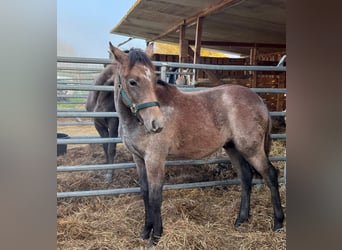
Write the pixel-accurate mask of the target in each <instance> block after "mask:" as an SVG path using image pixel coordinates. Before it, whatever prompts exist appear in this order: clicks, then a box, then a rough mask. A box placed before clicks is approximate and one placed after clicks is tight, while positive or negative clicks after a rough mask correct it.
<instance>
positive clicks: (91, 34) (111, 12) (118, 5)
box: [57, 0, 146, 58]
mask: <svg viewBox="0 0 342 250" xmlns="http://www.w3.org/2000/svg"><path fill="white" fill-rule="evenodd" d="M135 1H136V0H120V1H119V0H57V55H58V56H77V57H92V58H108V42H109V41H111V42H112V44H113V45H116V46H117V45H118V44H120V43H121V42H124V41H126V40H127V39H128V38H129V37H127V36H119V35H114V34H111V33H110V30H111V29H112V28H113V27H115V26H116V25H117V24H118V23H119V22H120V20H121V19H122V18H123V17H124V16H125V14H126V13H127V12H128V10H129V9H130V7H131V6H133V5H134V2H135ZM131 47H135V48H141V49H145V47H146V42H145V40H142V39H133V40H131V41H130V42H128V43H126V44H124V45H122V46H121V47H120V49H123V50H124V49H129V48H131Z"/></svg>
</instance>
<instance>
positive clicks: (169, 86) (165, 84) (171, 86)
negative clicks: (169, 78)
mask: <svg viewBox="0 0 342 250" xmlns="http://www.w3.org/2000/svg"><path fill="white" fill-rule="evenodd" d="M157 85H160V86H162V87H165V88H167V89H169V90H174V89H177V87H176V85H175V84H170V83H167V82H165V81H163V80H161V79H158V80H157Z"/></svg>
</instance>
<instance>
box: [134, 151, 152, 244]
mask: <svg viewBox="0 0 342 250" xmlns="http://www.w3.org/2000/svg"><path fill="white" fill-rule="evenodd" d="M133 160H134V162H135V164H136V165H137V171H138V175H139V184H140V188H141V194H142V196H143V200H144V206H145V226H144V229H143V231H142V232H141V237H142V238H143V239H145V240H146V239H148V238H150V234H151V231H152V228H153V221H152V216H151V208H150V205H149V192H148V181H147V174H146V167H145V162H144V159H142V158H140V157H139V156H137V155H135V154H133Z"/></svg>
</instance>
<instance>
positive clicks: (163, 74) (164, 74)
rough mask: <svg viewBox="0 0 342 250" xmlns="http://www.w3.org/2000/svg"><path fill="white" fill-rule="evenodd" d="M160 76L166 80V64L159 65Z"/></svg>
mask: <svg viewBox="0 0 342 250" xmlns="http://www.w3.org/2000/svg"><path fill="white" fill-rule="evenodd" d="M160 78H161V79H162V80H163V81H166V66H164V65H163V66H161V67H160Z"/></svg>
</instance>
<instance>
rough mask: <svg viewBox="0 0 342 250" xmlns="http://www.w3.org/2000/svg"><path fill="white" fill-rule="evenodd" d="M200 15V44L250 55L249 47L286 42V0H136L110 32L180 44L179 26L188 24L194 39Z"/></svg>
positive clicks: (189, 34)
mask: <svg viewBox="0 0 342 250" xmlns="http://www.w3.org/2000/svg"><path fill="white" fill-rule="evenodd" d="M197 17H203V31H202V47H207V48H214V49H219V50H225V51H233V52H234V51H235V52H238V53H245V54H249V48H246V47H245V46H246V45H250V46H253V44H257V46H258V47H260V48H262V49H263V50H266V48H264V47H265V46H269V47H273V48H278V50H279V47H284V46H285V44H286V0H248V1H246V0H186V1H184V0H138V1H137V2H136V3H135V4H134V6H132V8H131V9H130V10H129V11H128V13H127V14H126V15H125V16H124V17H123V18H122V20H121V21H120V22H119V24H117V25H116V26H115V27H114V28H113V29H112V30H111V31H110V32H111V33H114V34H121V35H126V36H131V37H136V38H142V39H146V40H147V41H150V40H155V41H162V42H171V43H175V44H178V43H179V29H178V28H179V25H180V24H186V25H187V28H186V35H185V38H186V39H187V40H190V43H193V41H194V40H195V34H196V25H195V24H196V20H197ZM267 44H268V45H267ZM229 45H230V46H229ZM236 45H239V46H236ZM267 50H269V49H267Z"/></svg>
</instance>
